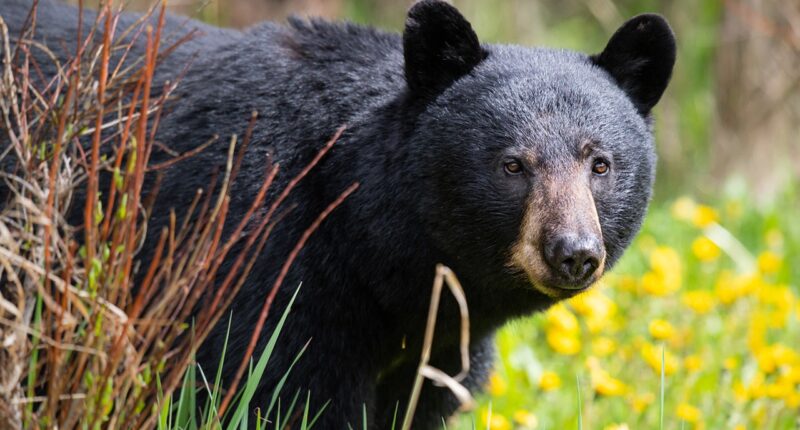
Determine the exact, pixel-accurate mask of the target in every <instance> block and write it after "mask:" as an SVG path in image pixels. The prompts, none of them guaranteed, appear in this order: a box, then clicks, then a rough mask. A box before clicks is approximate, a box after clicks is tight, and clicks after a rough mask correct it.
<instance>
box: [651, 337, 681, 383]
mask: <svg viewBox="0 0 800 430" xmlns="http://www.w3.org/2000/svg"><path fill="white" fill-rule="evenodd" d="M663 351H664V360H663V361H664V375H672V374H673V373H675V372H676V371H677V370H678V368H679V367H680V364H679V363H678V358H677V357H675V355H674V354H672V353H671V352H669V351H667V350H666V349H665V350H663ZM661 352H662V349H661V348H657V347H656V346H655V345H653V344H651V343H648V342H645V343H644V344H643V345H642V358H644V361H645V362H647V364H649V365H650V368H652V369H653V370H654V371H655V372H656V373H657V374H659V375H660V374H661V361H662V360H661Z"/></svg>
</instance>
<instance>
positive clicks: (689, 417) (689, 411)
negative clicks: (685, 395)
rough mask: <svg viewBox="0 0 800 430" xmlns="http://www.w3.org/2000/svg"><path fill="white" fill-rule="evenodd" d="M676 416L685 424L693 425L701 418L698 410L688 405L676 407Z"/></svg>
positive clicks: (683, 404) (682, 404)
mask: <svg viewBox="0 0 800 430" xmlns="http://www.w3.org/2000/svg"><path fill="white" fill-rule="evenodd" d="M676 414H677V415H678V417H679V418H680V419H682V420H684V421H686V422H689V423H692V424H695V423H697V422H698V421H700V419H701V418H702V413H701V412H700V409H697V408H696V407H694V406H692V405H690V404H688V403H681V404H680V405H678V409H677V410H676Z"/></svg>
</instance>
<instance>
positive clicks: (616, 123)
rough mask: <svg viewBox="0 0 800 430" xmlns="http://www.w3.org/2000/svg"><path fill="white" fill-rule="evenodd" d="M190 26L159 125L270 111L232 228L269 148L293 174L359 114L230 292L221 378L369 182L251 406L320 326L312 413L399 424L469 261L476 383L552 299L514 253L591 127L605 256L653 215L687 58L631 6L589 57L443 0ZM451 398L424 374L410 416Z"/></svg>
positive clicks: (192, 173) (445, 363)
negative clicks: (437, 293) (674, 97)
mask: <svg viewBox="0 0 800 430" xmlns="http://www.w3.org/2000/svg"><path fill="white" fill-rule="evenodd" d="M29 7H30V1H29V0H3V2H2V3H1V4H0V14H2V16H3V18H4V19H5V20H6V21H7V22H9V23H10V26H11V28H12V34H17V33H15V32H18V31H19V27H20V25H21V22H22V20H23V18H24V15H25V14H27V9H28V8H29ZM50 8H53V9H50ZM49 10H55V11H57V13H49V12H48V11H49ZM87 16H89V17H91V16H93V14H91V13H89V14H88V15H87ZM126 19H132V18H131V17H130V15H129V16H128V18H126ZM75 25H76V12H75V10H74V9H72V8H70V7H66V6H61V5H58V4H56V3H52V2H51V0H42V1H41V2H40V13H39V17H38V31H37V35H38V37H39V38H40V39H41V40H46V41H48V42H49V43H51V44H52V43H59V41H60V40H62V39H63V40H64V41H65V42H66V44H67V46H73V45H74V30H75ZM187 25H188V26H189V27H195V28H198V29H200V31H201V32H202V33H204V35H202V36H200V37H198V38H196V39H195V40H194V41H193V42H192V43H191V44H190V45H188V46H184V47H182V48H180V49H179V50H178V51H176V52H175V53H174V54H173V55H172V56H171V57H170V58H169V59H168V60H167V62H165V63H163V64H162V67H161V68H160V72H159V73H160V75H159V78H160V79H162V80H165V79H170V78H173V77H174V75H175V74H177V73H178V72H180V71H181V70H183V66H184V65H185V64H187V63H188V62H190V60H192V59H193V62H192V66H191V67H190V68H189V70H188V74H187V76H186V78H185V80H184V81H183V82H182V84H181V86H180V87H179V91H178V92H179V94H178V98H177V99H176V100H175V102H174V104H173V105H172V109H173V111H172V112H171V113H170V114H169V115H167V116H166V117H165V118H164V119H163V120H162V123H161V126H160V129H159V130H160V131H159V135H158V137H159V140H161V141H162V142H164V143H166V144H167V145H168V146H170V147H171V148H172V149H173V150H175V151H178V152H184V151H187V150H189V149H191V148H194V147H196V146H197V145H198V144H200V143H203V142H205V141H207V139H208V138H209V137H210V136H212V135H214V134H218V135H220V136H230V135H231V134H234V133H236V134H241V133H242V132H243V131H244V129H245V127H246V125H247V121H248V118H249V117H250V113H251V112H252V111H253V110H257V111H258V112H259V114H260V117H259V120H258V122H257V124H256V128H255V133H254V136H253V139H252V143H251V145H250V148H249V150H248V154H247V156H246V157H245V161H244V164H243V166H242V173H241V174H240V175H239V179H238V180H237V181H236V183H235V184H234V186H233V194H232V201H231V204H230V207H231V211H230V212H231V213H232V214H233V217H234V219H233V220H232V221H233V222H236V221H238V218H237V217H241V216H242V215H243V213H244V211H245V210H244V208H246V207H247V206H248V205H249V203H250V202H251V200H252V198H253V196H254V195H255V193H256V190H257V189H258V187H259V185H260V184H261V181H262V180H263V172H264V167H265V162H266V157H267V153H268V152H272V153H273V155H274V157H275V159H276V160H277V161H278V162H280V163H281V165H282V173H281V174H280V176H279V178H278V181H277V184H276V189H281V188H282V187H283V186H284V185H285V184H286V183H287V181H288V180H289V179H290V178H292V177H293V176H294V174H295V173H297V172H298V171H299V169H301V168H302V167H303V166H305V165H306V164H307V163H308V161H309V160H310V159H311V158H312V157H313V155H314V154H316V152H317V151H318V150H319V149H320V148H321V146H322V144H323V143H324V142H325V141H326V140H327V139H329V138H330V137H331V136H332V135H333V133H334V132H335V130H336V129H337V128H339V127H340V126H341V125H342V124H347V125H348V128H347V130H346V132H345V133H344V135H343V136H342V137H341V139H340V140H339V141H338V143H337V144H336V145H335V146H334V148H333V149H332V151H331V152H330V153H329V154H327V155H326V156H325V158H324V159H323V160H322V162H321V163H320V164H319V165H318V166H317V168H315V169H314V170H313V171H312V173H311V174H310V175H309V177H307V178H306V179H305V180H304V181H303V182H301V184H300V185H299V187H298V188H297V189H296V191H295V192H294V193H292V196H291V198H290V202H289V203H290V204H296V205H297V207H296V208H295V209H294V211H292V212H291V213H290V215H289V216H288V217H286V219H285V220H284V221H283V222H282V223H281V224H279V225H278V227H277V228H276V230H275V231H274V233H273V234H272V237H271V239H270V242H269V244H268V246H267V247H266V248H265V250H264V251H263V254H262V255H261V256H260V257H259V260H258V264H256V266H255V267H254V270H253V272H252V274H251V275H250V277H249V278H248V280H247V282H246V283H245V284H244V287H243V290H242V291H241V293H240V294H239V295H238V296H237V297H236V299H235V301H234V303H233V309H232V311H233V325H232V328H231V334H230V342H229V346H228V356H227V357H226V360H225V364H226V366H225V371H224V375H225V378H226V379H229V378H230V377H231V376H232V374H233V372H234V370H235V367H236V365H237V364H238V363H239V361H240V360H241V358H242V354H244V349H245V347H246V345H247V342H248V340H249V338H250V333H251V330H252V326H253V324H254V321H255V320H256V319H257V316H258V313H259V311H260V308H261V305H262V303H263V300H264V297H265V295H266V293H267V289H268V286H270V285H271V284H272V281H273V280H274V279H275V276H276V275H277V272H278V270H279V268H280V265H281V264H282V262H283V261H284V259H285V258H286V257H287V255H288V253H289V251H290V250H291V249H292V247H293V246H294V244H295V242H296V241H297V240H298V238H299V237H300V235H301V234H302V232H303V230H304V229H305V228H306V227H308V226H309V225H310V224H311V222H312V221H313V220H314V218H315V217H316V216H317V215H318V214H319V213H320V212H321V211H322V210H323V208H324V207H325V206H326V205H327V204H328V203H330V202H331V201H333V200H334V199H335V198H336V197H337V196H338V195H339V194H340V193H341V192H342V191H343V190H344V189H346V188H347V187H348V186H349V185H350V184H352V183H354V182H358V183H360V185H361V186H360V188H359V190H358V191H357V192H356V193H355V194H354V195H353V196H351V197H350V198H349V199H348V200H347V201H346V202H345V204H344V205H343V206H341V207H340V208H339V209H337V210H336V211H335V212H334V213H333V214H332V215H331V217H330V218H329V219H328V220H326V221H325V222H324V223H323V224H322V226H321V228H320V229H319V231H317V232H316V233H315V234H314V236H313V237H312V239H311V240H310V241H309V242H308V244H307V245H306V247H305V248H304V249H303V251H302V252H301V254H300V256H299V258H298V260H297V261H296V263H295V264H294V266H293V267H292V269H291V270H290V272H289V274H288V277H287V279H286V282H285V283H284V287H283V289H282V290H281V291H280V292H279V293H278V296H277V297H276V300H275V303H274V306H273V309H272V311H271V315H272V316H271V317H270V318H269V319H268V320H267V326H266V329H265V331H264V336H262V339H261V341H260V342H259V344H258V349H257V351H256V354H258V353H259V352H260V351H261V349H262V348H263V347H264V344H265V342H266V339H267V337H268V335H269V333H270V332H271V331H272V329H273V328H274V326H275V323H276V321H277V316H279V315H280V314H281V313H282V311H283V309H284V308H285V306H286V304H287V301H288V299H289V298H290V297H291V294H292V293H293V292H294V290H295V288H296V287H297V285H298V284H300V283H301V282H302V283H303V287H302V290H301V293H300V295H299V296H298V299H297V302H296V304H295V307H294V309H293V312H292V314H291V315H290V317H289V319H288V321H287V323H286V326H285V327H284V333H283V335H282V336H281V338H280V340H279V343H278V347H277V353H276V355H275V356H273V359H272V361H271V362H270V364H269V366H268V370H267V373H266V376H265V378H264V380H263V382H262V385H261V387H260V389H259V391H258V392H257V394H256V397H255V406H262V407H263V406H265V404H266V403H268V401H269V398H270V395H271V392H272V388H273V387H274V385H275V384H276V382H277V381H278V380H279V379H280V378H281V376H282V375H283V373H284V372H285V370H286V369H287V367H288V365H289V363H290V362H291V360H292V359H293V358H294V357H295V355H296V354H297V352H298V351H299V350H300V348H301V347H302V346H303V345H304V344H305V343H306V342H308V341H309V340H311V343H310V346H309V349H308V351H307V352H306V354H305V357H304V358H303V359H302V360H301V361H300V362H299V363H298V364H297V366H296V367H295V369H294V370H293V372H292V374H291V376H290V377H289V380H288V381H287V383H286V386H285V387H284V393H286V395H287V396H291V395H293V394H294V393H295V392H296V391H297V390H302V391H305V390H307V389H309V390H311V398H312V402H313V404H314V405H313V406H314V408H316V407H319V405H321V404H322V403H324V402H325V401H327V400H331V404H330V406H329V407H328V409H327V411H326V412H325V414H324V415H323V416H322V418H321V422H320V424H319V428H323V429H329V428H330V429H340V428H344V427H345V425H346V423H348V422H350V423H353V425H354V427H355V426H356V425H357V423H358V422H359V421H360V419H361V418H360V417H361V408H362V404H366V408H367V412H368V414H369V421H370V423H371V424H372V427H373V428H386V427H387V425H388V422H390V420H391V415H392V412H393V411H394V409H395V405H396V404H398V402H399V410H400V412H401V413H402V411H403V410H404V406H405V404H404V402H405V400H406V399H407V398H408V394H409V391H410V388H411V383H412V380H413V377H412V376H413V374H414V373H415V371H416V366H417V364H418V359H419V351H420V345H421V341H422V333H423V326H424V320H425V316H426V314H427V307H428V303H429V298H430V291H431V285H432V280H433V275H434V267H435V265H436V263H445V264H447V265H449V266H450V267H451V268H453V270H454V271H455V272H456V274H457V275H458V276H459V278H460V280H461V281H462V283H463V285H464V287H465V290H466V294H467V298H468V301H469V306H470V315H471V330H472V346H471V354H472V355H471V365H472V370H471V372H470V375H469V376H468V378H467V380H466V381H465V384H466V386H468V387H469V388H470V389H473V390H478V389H479V388H480V387H481V386H482V385H483V384H484V383H485V380H486V377H487V375H488V372H489V369H490V367H491V363H492V356H493V347H492V337H493V333H494V331H495V330H496V329H497V328H498V327H500V326H501V325H502V324H503V323H505V322H506V321H508V320H509V319H511V318H515V317H520V316H524V315H529V314H531V313H532V312H536V311H538V310H542V309H544V308H547V307H548V306H550V305H551V304H552V303H553V302H554V299H551V298H550V297H548V296H546V295H545V294H543V293H541V292H539V290H537V289H535V288H532V287H531V284H530V281H529V279H528V278H527V277H526V276H523V275H522V274H520V273H519V272H518V271H515V270H511V269H509V268H508V266H507V261H508V257H509V252H510V247H511V245H512V244H513V243H514V242H515V241H516V240H517V238H518V236H519V233H520V226H521V224H522V220H523V217H524V216H525V208H526V205H527V204H528V198H527V196H528V195H529V193H530V192H531V190H532V189H535V187H537V181H538V180H539V178H540V176H539V175H540V174H541V177H544V176H546V175H547V173H548V172H553V171H558V170H559V169H560V168H561V166H563V165H565V163H567V162H572V161H571V160H574V159H575V157H576V155H575V154H576V153H578V152H579V151H578V149H577V147H578V145H579V144H580V142H584V141H586V140H587V139H589V140H591V141H593V142H595V143H596V146H598V150H599V151H602V152H603V153H604V154H606V155H605V156H606V158H608V159H609V160H610V162H611V163H612V166H613V173H612V174H610V175H608V176H607V177H605V178H604V179H603V180H602V181H596V182H593V184H594V185H593V188H592V193H593V196H594V200H595V202H596V209H597V212H598V214H599V218H600V224H601V226H602V232H603V240H604V243H605V248H606V253H607V256H608V258H607V262H606V267H610V266H611V265H613V263H614V262H615V261H616V260H617V259H618V258H619V257H620V255H621V254H622V252H623V250H624V249H625V247H626V246H627V245H628V244H629V243H630V241H631V239H632V238H633V236H634V235H635V233H636V232H637V231H638V228H639V226H640V224H641V221H642V218H643V216H644V213H645V211H646V208H647V203H648V200H649V197H650V192H651V187H652V181H653V177H654V164H655V155H654V149H653V139H652V134H651V130H650V127H649V125H648V121H647V119H646V118H644V117H643V115H644V114H647V113H649V111H650V109H651V108H652V106H653V105H654V104H655V103H656V102H657V101H658V98H659V97H660V96H661V93H662V92H663V90H664V87H665V86H666V83H667V81H668V79H669V75H670V71H671V68H672V63H673V62H674V57H675V51H674V49H675V48H674V47H675V45H674V40H673V39H672V33H671V31H670V30H669V27H668V26H667V25H666V22H665V21H664V20H663V19H662V18H660V17H656V16H654V15H645V16H643V17H639V18H634V20H632V21H629V22H628V23H627V24H625V26H623V28H622V29H621V30H620V31H619V32H618V33H617V34H616V35H615V36H614V37H613V38H612V40H611V42H610V43H609V46H608V47H607V48H606V50H605V51H604V52H603V53H602V54H601V55H599V56H595V57H590V56H588V55H585V54H582V53H576V52H569V51H559V50H550V49H538V48H533V49H532V48H523V47H516V46H505V45H482V46H481V45H480V44H479V43H478V40H477V37H476V36H475V33H474V32H473V31H472V29H471V27H470V25H469V23H468V22H467V21H466V20H465V19H464V18H463V17H462V16H461V15H460V14H459V13H458V11H457V10H456V9H454V8H453V7H451V6H449V5H447V4H445V3H443V2H439V1H434V0H426V1H423V2H420V3H418V4H417V5H416V6H414V7H413V8H412V9H411V12H410V14H409V19H408V24H407V27H406V31H405V34H404V36H403V37H402V38H401V37H400V36H399V35H396V34H390V33H384V32H381V31H377V30H374V29H371V28H367V27H361V26H357V25H353V24H347V23H329V22H325V21H321V20H301V19H297V18H293V19H290V20H289V22H288V24H287V25H277V24H271V23H265V24H262V25H259V26H257V27H255V28H252V29H250V30H247V31H245V32H236V31H232V30H219V29H214V28H211V27H208V26H206V25H203V24H200V23H196V22H194V21H188V22H187V21H185V20H183V19H179V18H174V19H170V20H169V21H168V23H167V30H168V31H167V32H166V34H171V33H181V32H185V31H186V29H187ZM197 52H199V53H200V54H201V55H199V56H197V57H196V58H195V53H197ZM41 62H43V63H44V61H43V60H42V61H41ZM598 66H599V67H598ZM227 148H228V139H227V138H223V139H220V142H219V143H218V144H216V145H214V146H212V147H211V148H208V149H206V150H205V151H203V152H202V153H200V154H199V155H198V156H196V157H193V158H190V159H188V160H186V161H184V162H182V163H180V164H179V165H177V166H175V167H174V168H172V169H170V170H168V171H167V173H166V176H165V177H164V180H163V182H162V184H161V188H160V192H159V200H158V202H159V203H158V204H157V205H156V207H155V209H154V213H153V215H152V218H151V221H150V227H149V230H148V231H149V232H151V237H150V238H149V239H148V240H149V241H150V243H152V241H153V238H154V235H155V234H157V232H159V231H161V228H162V227H163V226H164V225H165V224H166V223H167V222H168V210H169V208H171V207H175V208H177V209H178V210H179V215H180V209H181V208H185V207H186V205H187V204H188V202H189V201H190V200H191V198H192V197H193V196H194V194H195V190H197V189H198V188H203V187H205V186H207V185H208V183H209V180H210V175H211V174H212V173H211V172H212V171H213V170H214V168H216V167H219V166H221V165H223V164H224V162H225V158H226V153H227ZM525 154H533V155H534V156H535V160H536V163H534V164H531V165H529V166H528V168H529V169H530V170H531V171H533V172H534V174H533V175H531V176H530V177H529V179H527V180H526V181H525V182H515V183H514V184H511V183H510V182H509V180H508V178H507V177H506V176H504V175H503V173H502V161H503V160H504V159H505V158H506V157H509V156H515V157H523V156H525ZM154 157H155V159H156V160H158V159H159V157H164V155H163V154H154ZM147 258H148V255H147V253H145V255H143V259H144V260H146V259H147ZM223 277H224V273H223V274H222V275H221V276H220V277H219V278H220V279H222V278H223ZM441 312H442V313H441V316H440V317H439V323H438V326H437V334H436V336H437V338H436V339H437V344H436V347H435V350H434V353H433V364H434V365H436V366H439V367H440V368H442V369H443V370H445V371H448V372H451V374H452V373H455V372H456V371H457V370H458V368H459V357H458V354H457V340H458V327H459V321H458V317H457V310H456V307H455V303H454V302H453V300H452V299H450V298H447V297H446V298H444V299H443V303H442V311H441ZM224 332H225V327H224V324H222V325H221V326H220V327H218V329H217V330H216V331H215V332H214V334H213V335H212V336H211V337H210V339H209V340H208V342H207V343H206V344H205V345H204V346H203V347H202V349H201V350H200V352H199V359H200V361H201V363H202V364H203V366H204V368H205V369H213V368H215V364H216V363H217V361H218V360H219V358H220V357H219V354H220V351H221V350H222V343H223V338H224V335H225V333H224ZM403 345H405V348H403ZM284 404H286V402H284ZM456 408H457V404H456V401H455V399H454V398H453V397H452V395H450V394H449V392H448V391H447V390H446V389H443V388H438V387H434V386H432V385H430V384H427V385H426V386H425V388H424V389H423V394H422V399H421V402H420V405H419V409H418V413H417V415H416V418H415V427H414V428H418V429H428V428H438V427H439V426H440V425H441V418H442V417H447V416H449V415H451V414H452V413H453V412H454V411H455V410H456ZM283 415H284V416H286V415H288V414H287V413H286V412H285V411H284V413H283Z"/></svg>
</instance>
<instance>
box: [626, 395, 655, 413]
mask: <svg viewBox="0 0 800 430" xmlns="http://www.w3.org/2000/svg"><path fill="white" fill-rule="evenodd" d="M655 400H656V395H655V394H653V393H642V394H637V395H635V396H633V397H632V398H631V399H630V403H631V407H632V408H633V410H634V411H636V412H637V413H641V412H642V411H644V410H645V409H647V407H648V406H650V405H651V404H653V402H654V401H655Z"/></svg>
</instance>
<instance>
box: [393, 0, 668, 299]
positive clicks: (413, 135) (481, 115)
mask: <svg viewBox="0 0 800 430" xmlns="http://www.w3.org/2000/svg"><path fill="white" fill-rule="evenodd" d="M403 48H404V58H405V76H406V82H407V87H408V90H407V91H408V93H407V99H408V103H409V104H410V105H412V106H416V112H417V113H415V116H414V120H413V126H412V127H411V131H409V134H408V135H409V140H410V141H409V142H408V143H409V144H410V145H413V148H414V152H413V153H414V154H419V155H418V156H419V160H418V163H419V166H420V170H419V171H420V173H419V175H420V176H419V178H418V180H419V181H420V182H422V184H423V186H424V189H425V192H424V193H422V196H421V197H420V200H421V208H422V209H421V210H420V212H422V213H423V215H422V217H423V218H424V222H425V224H426V229H427V231H428V234H429V235H430V237H432V240H433V242H434V243H435V246H436V247H437V248H439V249H441V251H442V252H443V253H444V254H445V255H446V256H447V257H448V259H449V260H450V261H449V264H451V265H453V266H454V269H455V270H456V272H457V273H458V274H459V276H466V277H467V278H469V279H470V280H472V281H477V282H480V283H486V284H495V285H492V287H493V288H504V286H503V285H496V284H497V283H503V284H507V285H510V287H522V288H529V289H530V288H531V286H532V287H533V288H534V289H535V290H536V291H538V292H539V293H541V294H543V295H545V296H547V297H549V298H551V299H561V298H566V297H569V296H572V295H574V294H576V293H577V292H579V291H581V290H584V289H585V288H588V287H589V286H590V285H591V284H593V283H594V282H595V281H596V280H597V279H598V278H599V277H600V276H601V275H602V274H603V272H604V271H605V270H607V269H608V268H609V267H611V265H613V264H614V262H615V261H617V260H618V259H619V257H620V256H621V254H622V252H623V251H624V249H625V248H626V247H627V246H628V245H629V244H630V242H631V240H632V239H633V236H634V235H635V234H636V232H637V231H638V229H639V227H640V226H641V223H642V219H643V217H644V214H645V212H646V209H647V204H648V202H649V199H650V194H651V189H652V184H653V178H654V173H655V159H656V157H655V151H654V145H653V136H652V124H651V110H652V108H653V106H654V105H655V104H656V103H657V102H658V100H659V99H660V97H661V95H662V93H663V92H664V90H665V88H666V86H667V83H668V82H669V79H670V76H671V73H672V67H673V64H674V62H675V50H676V46H675V38H674V35H673V33H672V30H671V29H670V27H669V25H668V24H667V22H666V21H665V20H664V18H662V17H660V16H658V15H640V16H637V17H635V18H633V19H631V20H629V21H628V22H626V23H625V24H623V25H622V27H621V28H620V29H619V30H618V31H617V32H616V33H615V34H614V35H613V36H612V37H611V39H610V41H609V42H608V44H607V46H606V47H605V49H604V50H603V51H602V52H601V53H600V54H597V55H584V54H581V53H577V52H571V51H564V50H551V49H531V48H523V47H518V46H506V45H482V44H481V43H480V42H479V41H478V37H477V36H476V34H475V32H474V31H473V30H472V27H471V26H470V24H469V22H467V21H466V20H465V19H464V17H463V16H462V15H461V14H460V13H459V12H458V10H456V9H455V8H454V7H452V6H450V5H449V4H447V3H445V2H443V1H437V0H423V1H420V2H418V3H416V4H415V5H414V6H413V7H412V8H411V10H410V12H409V15H408V20H407V23H406V28H405V31H404V34H403Z"/></svg>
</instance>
